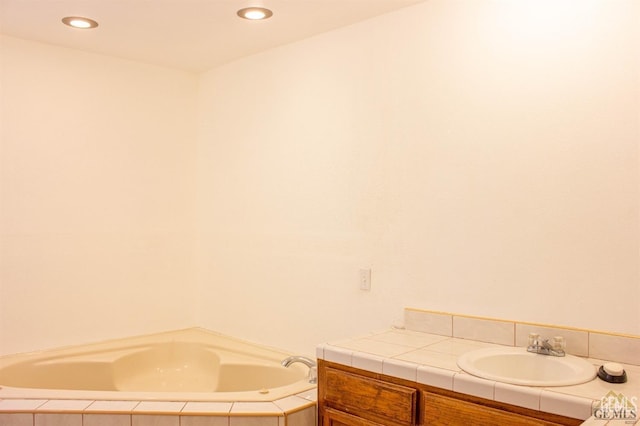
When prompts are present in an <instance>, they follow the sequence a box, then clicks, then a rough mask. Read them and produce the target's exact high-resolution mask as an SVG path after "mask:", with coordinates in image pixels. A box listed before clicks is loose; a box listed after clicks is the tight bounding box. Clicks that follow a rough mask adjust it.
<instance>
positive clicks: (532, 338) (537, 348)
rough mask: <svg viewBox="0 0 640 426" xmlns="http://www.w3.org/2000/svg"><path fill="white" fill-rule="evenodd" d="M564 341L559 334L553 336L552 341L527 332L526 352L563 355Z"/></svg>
mask: <svg viewBox="0 0 640 426" xmlns="http://www.w3.org/2000/svg"><path fill="white" fill-rule="evenodd" d="M564 348H565V341H564V338H563V337H561V336H556V337H554V338H553V340H552V342H549V339H541V338H540V335H539V334H537V333H530V334H529V346H527V352H531V353H534V354H541V355H551V356H565V354H566V353H565V351H564Z"/></svg>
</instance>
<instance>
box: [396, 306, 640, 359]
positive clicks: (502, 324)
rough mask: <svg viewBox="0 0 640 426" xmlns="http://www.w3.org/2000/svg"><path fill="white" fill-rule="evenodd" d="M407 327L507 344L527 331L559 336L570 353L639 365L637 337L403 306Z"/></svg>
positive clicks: (523, 340)
mask: <svg viewBox="0 0 640 426" xmlns="http://www.w3.org/2000/svg"><path fill="white" fill-rule="evenodd" d="M404 324H405V328H406V329H407V330H412V331H420V332H423V333H430V334H438V335H442V336H448V337H457V338H462V339H472V340H479V341H482V342H487V343H497V344H501V345H510V346H527V343H528V339H529V333H538V334H540V335H541V336H542V337H544V338H551V337H553V336H562V337H564V338H565V341H566V351H567V353H570V354H572V355H576V356H581V357H589V358H596V359H601V360H606V361H616V362H621V363H625V364H634V365H640V336H626V335H619V334H613V333H603V332H599V331H592V330H581V329H576V328H571V327H562V326H555V325H546V324H533V323H525V322H517V321H510V320H503V319H494V318H483V317H474V316H470V315H461V314H454V313H447V312H435V311H427V310H420V309H414V308H406V309H405V311H404Z"/></svg>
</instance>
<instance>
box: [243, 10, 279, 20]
mask: <svg viewBox="0 0 640 426" xmlns="http://www.w3.org/2000/svg"><path fill="white" fill-rule="evenodd" d="M271 15H273V12H272V11H270V10H269V9H266V8H264V7H245V8H244V9H240V10H239V11H238V16H239V17H241V18H244V19H250V20H252V21H259V20H261V19H268V18H271Z"/></svg>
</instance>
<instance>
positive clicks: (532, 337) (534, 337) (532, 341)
mask: <svg viewBox="0 0 640 426" xmlns="http://www.w3.org/2000/svg"><path fill="white" fill-rule="evenodd" d="M539 342H540V335H539V334H538V333H529V346H537V345H538V344H539Z"/></svg>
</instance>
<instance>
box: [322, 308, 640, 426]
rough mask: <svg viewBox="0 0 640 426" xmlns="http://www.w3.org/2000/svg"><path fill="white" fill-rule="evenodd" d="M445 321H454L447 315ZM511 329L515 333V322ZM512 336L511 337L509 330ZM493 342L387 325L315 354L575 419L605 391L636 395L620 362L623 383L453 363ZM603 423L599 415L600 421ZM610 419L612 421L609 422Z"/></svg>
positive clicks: (632, 372)
mask: <svg viewBox="0 0 640 426" xmlns="http://www.w3.org/2000/svg"><path fill="white" fill-rule="evenodd" d="M437 315H442V314H440V313H438V314H437ZM483 321H486V319H483ZM410 322H411V321H408V324H407V325H409V323H410ZM503 323H504V321H501V322H500V325H499V327H500V330H502V331H503V330H504V324H503ZM451 324H453V325H454V326H455V323H453V321H452V322H451ZM484 324H485V325H486V323H484ZM467 326H468V324H465V327H467ZM513 329H514V333H515V324H514V326H513ZM452 331H453V330H452ZM481 337H482V336H481ZM501 338H504V336H502V337H501ZM487 340H492V339H491V338H487ZM513 341H514V342H515V334H514V340H513ZM495 346H503V345H499V344H497V343H490V342H486V341H481V340H471V339H468V338H462V337H454V336H451V335H448V336H447V335H441V334H435V333H426V332H423V331H413V330H406V329H397V328H389V329H385V330H380V331H376V332H371V333H369V334H366V335H362V336H359V337H355V338H353V339H344V340H340V341H335V342H329V343H325V344H321V345H318V347H317V348H316V356H317V357H318V358H319V359H323V360H325V361H330V362H335V363H339V364H343V365H347V366H350V367H355V368H359V369H361V370H365V371H370V372H374V373H380V374H385V375H388V376H392V377H398V378H401V379H405V380H409V381H413V382H416V383H420V384H425V385H429V386H435V387H439V388H442V389H447V390H450V391H455V392H460V393H465V394H469V395H474V396H478V397H481V398H485V399H489V400H495V401H499V402H504V403H508V404H512V405H517V406H521V407H525V408H529V409H533V410H540V411H544V412H549V413H553V414H559V415H563V416H568V417H573V418H577V419H581V420H587V419H589V418H590V416H591V415H592V409H593V406H594V404H596V402H599V401H600V399H601V398H603V397H604V396H605V395H606V394H607V393H608V392H609V391H612V390H613V391H614V392H616V393H622V394H624V395H625V396H627V397H629V398H631V397H640V366H638V365H631V364H627V363H624V362H623V365H624V368H625V370H626V371H627V375H628V377H629V380H628V382H627V383H624V384H616V385H613V384H610V383H606V382H603V381H602V380H600V379H597V378H596V379H594V380H592V381H590V382H588V383H583V384H580V385H574V386H562V387H546V388H545V387H529V386H516V385H510V384H505V383H500V382H495V381H491V380H486V379H481V378H478V377H475V376H472V375H470V374H467V373H465V372H463V371H462V370H461V369H460V368H459V367H458V365H457V358H458V357H459V356H460V355H462V354H463V353H465V352H468V351H471V350H475V349H479V348H483V347H495ZM509 346H512V345H509ZM588 361H590V362H591V363H592V364H594V365H601V364H602V363H603V361H602V360H601V359H595V358H588ZM618 362H619V361H618ZM607 423H608V422H606V421H603V420H599V424H600V425H606V424H607ZM610 424H611V425H613V424H614V422H611V423H610Z"/></svg>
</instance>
